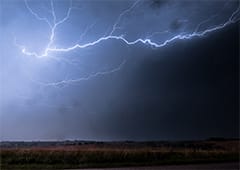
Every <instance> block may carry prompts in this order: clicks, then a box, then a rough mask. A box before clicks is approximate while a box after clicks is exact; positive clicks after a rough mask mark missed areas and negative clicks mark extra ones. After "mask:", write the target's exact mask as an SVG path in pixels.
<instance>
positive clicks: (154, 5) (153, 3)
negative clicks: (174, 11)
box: [147, 0, 170, 9]
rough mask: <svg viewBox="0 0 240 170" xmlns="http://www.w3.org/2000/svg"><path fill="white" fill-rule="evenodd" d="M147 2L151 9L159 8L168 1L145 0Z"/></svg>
mask: <svg viewBox="0 0 240 170" xmlns="http://www.w3.org/2000/svg"><path fill="white" fill-rule="evenodd" d="M147 2H148V3H149V6H150V7H151V8H152V9H159V8H161V7H162V6H164V5H166V4H167V3H169V2H170V1H167V0H150V1H147Z"/></svg>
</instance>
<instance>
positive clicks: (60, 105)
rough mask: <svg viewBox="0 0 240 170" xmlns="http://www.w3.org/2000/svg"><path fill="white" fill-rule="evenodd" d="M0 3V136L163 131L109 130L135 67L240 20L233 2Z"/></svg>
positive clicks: (90, 136) (44, 137)
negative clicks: (181, 44)
mask: <svg viewBox="0 0 240 170" xmlns="http://www.w3.org/2000/svg"><path fill="white" fill-rule="evenodd" d="M0 2H1V13H0V20H1V23H0V28H1V42H0V45H1V63H0V77H1V90H0V95H1V96H2V97H1V98H0V103H1V105H0V111H1V113H0V115H1V140H49V139H50V140H56V139H57V140H61V139H76V138H77V139H94V140H112V139H116V140H118V139H126V138H127V139H155V138H156V139H161V138H167V137H166V136H164V135H162V136H161V134H156V135H155V136H154V134H153V135H152V136H151V137H148V136H146V135H143V136H142V137H139V136H136V137H134V135H132V136H131V135H124V134H123V135H116V136H115V135H114V134H117V131H113V132H112V131H111V130H110V131H109V127H111V126H112V125H111V124H112V123H111V120H110V119H108V118H109V117H114V115H115V114H117V113H115V112H116V110H118V107H121V103H123V101H124V99H125V98H126V96H124V94H125V93H127V91H128V87H127V86H126V84H128V83H127V82H131V81H130V80H131V79H134V78H133V77H131V74H132V72H134V71H133V70H134V69H137V68H139V67H141V63H142V62H143V61H145V60H147V59H148V58H149V56H150V58H153V56H154V55H155V54H156V53H158V54H159V55H157V57H159V56H160V57H159V58H158V60H161V59H162V58H164V57H166V54H167V53H169V51H173V50H174V49H175V48H176V46H177V45H178V42H184V43H185V42H186V43H189V44H191V43H192V42H196V41H198V40H199V39H201V40H202V39H203V40H204V41H208V38H209V37H211V36H212V35H214V34H216V33H218V32H220V31H222V30H225V29H228V28H229V27H231V26H232V25H234V24H237V23H238V22H239V20H240V9H239V6H238V5H239V4H238V1H175V0H169V1H165V0H137V1H132V0H129V1H109V0H107V1H105V0H101V1H98V0H95V1H94V0H93V1H87V0H86V1H84V0H81V1H79V0H64V1H56V0H48V1H47V0H38V1H32V0H11V1H7V0H1V1H0ZM165 49H167V51H168V52H166V53H165V52H164V50H165ZM176 55H177V54H176ZM155 57H156V56H154V58H155ZM179 57H181V56H179ZM155 74H156V75H159V74H160V73H159V72H156V73H155ZM125 75H128V76H126V77H127V78H124V76H125ZM159 88H160V89H161V87H159ZM142 95H143V94H142ZM149 95H150V94H147V95H146V96H149ZM143 96H144V97H146V96H145V95H143ZM144 97H143V98H144ZM146 98H147V97H146ZM173 98H174V97H173ZM115 100H117V101H118V102H117V103H120V104H114V108H113V106H112V104H111V102H112V101H115ZM159 102H161V101H159ZM129 107H131V106H129ZM163 112H164V111H163ZM109 114H111V116H109ZM159 114H161V113H159ZM116 117H118V116H116ZM105 124H108V126H106V127H105ZM146 133H147V131H146ZM133 134H134V133H133ZM213 135H214V134H213ZM203 136H204V135H203ZM200 137H202V136H200ZM169 138H174V137H169Z"/></svg>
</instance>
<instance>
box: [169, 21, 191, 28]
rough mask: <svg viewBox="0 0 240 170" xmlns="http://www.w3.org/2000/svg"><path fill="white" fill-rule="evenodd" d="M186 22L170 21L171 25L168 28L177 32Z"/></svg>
mask: <svg viewBox="0 0 240 170" xmlns="http://www.w3.org/2000/svg"><path fill="white" fill-rule="evenodd" d="M187 22H188V21H187V20H182V19H175V20H174V21H172V23H170V26H169V27H170V29H171V30H172V31H177V30H179V29H181V28H182V27H183V26H184V24H186V23H187Z"/></svg>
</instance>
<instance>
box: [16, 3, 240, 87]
mask: <svg viewBox="0 0 240 170" xmlns="http://www.w3.org/2000/svg"><path fill="white" fill-rule="evenodd" d="M140 2H141V0H137V1H135V2H134V3H133V4H132V5H131V6H130V7H128V8H127V9H125V10H124V11H123V12H122V13H120V14H119V16H118V17H117V19H116V21H115V22H114V24H113V26H112V29H111V30H110V33H109V34H107V35H104V36H102V37H100V38H98V39H96V40H94V41H91V42H88V43H84V44H81V43H76V44H75V45H73V46H70V47H66V48H58V47H54V39H55V38H56V37H55V36H56V34H55V33H56V29H57V28H58V27H59V26H60V25H61V24H64V23H65V22H66V21H67V20H68V19H69V18H70V15H71V11H72V9H73V5H72V1H70V5H69V8H68V11H67V13H66V15H65V17H64V18H62V19H60V20H57V16H56V13H55V9H54V3H53V0H51V1H50V6H51V15H52V18H51V20H49V19H48V18H45V17H41V16H40V15H39V14H37V13H36V12H34V10H33V9H32V8H31V7H30V5H29V4H28V2H27V0H25V5H26V8H27V9H28V11H29V12H30V13H31V14H32V15H33V16H34V17H35V18H36V19H37V20H39V21H42V22H45V23H46V24H47V25H48V26H49V28H50V35H49V41H48V43H47V45H46V48H45V50H44V51H43V53H41V54H38V53H37V52H32V51H28V50H27V48H26V47H24V46H23V45H19V47H20V48H21V51H22V53H23V54H25V55H27V56H34V57H37V58H43V57H49V56H50V53H51V54H52V53H63V52H64V53H66V52H70V51H73V50H77V49H84V48H88V47H91V46H95V45H98V44H100V43H103V42H104V41H109V40H115V41H121V42H123V43H125V44H126V45H136V44H139V43H142V44H145V45H148V46H150V47H154V48H161V47H164V46H167V45H168V44H169V43H172V42H175V41H177V40H189V39H193V38H196V37H203V36H205V35H207V34H209V33H211V32H214V31H217V30H221V29H223V28H225V27H227V26H228V25H230V24H232V23H236V22H238V21H239V20H240V17H239V12H240V8H238V9H236V10H235V11H234V12H233V13H232V14H231V16H230V17H229V18H228V19H227V20H226V21H225V22H223V23H221V24H219V25H216V26H214V27H210V28H207V29H205V30H202V31H199V28H200V27H201V25H202V24H204V23H206V22H208V21H209V20H210V19H212V18H214V17H216V15H214V16H212V17H210V18H209V19H207V20H205V21H202V22H200V23H199V24H198V25H197V27H196V28H195V29H194V31H193V32H191V33H184V34H183V33H181V34H178V35H175V36H173V37H171V38H169V39H166V40H165V41H163V42H161V43H158V42H154V41H153V40H152V39H151V38H152V37H153V36H154V35H156V34H159V33H163V32H162V31H159V32H155V33H152V34H151V35H149V36H147V38H138V39H135V40H128V39H127V38H126V37H125V36H124V35H115V31H116V30H119V29H121V26H120V22H121V20H122V18H123V17H124V16H125V15H126V14H127V13H129V12H131V11H132V10H134V9H135V8H136V6H137V5H139V3H140ZM92 26H93V25H92ZM92 26H89V27H87V28H86V30H85V31H84V32H83V34H82V35H80V38H81V37H82V36H84V35H85V34H86V32H87V31H88V29H90V28H91V27H92ZM164 32H165V33H166V32H168V30H166V31H164ZM124 64H125V61H124V62H123V63H121V64H120V65H119V66H118V67H117V68H114V69H112V70H109V71H104V72H96V73H94V74H91V75H89V76H87V77H82V78H78V79H68V80H62V81H59V82H54V83H40V84H42V85H45V86H59V85H63V84H72V83H76V82H79V81H85V80H89V79H91V78H94V77H97V76H100V75H105V74H110V73H113V72H116V71H119V70H120V69H121V68H122V66H123V65H124Z"/></svg>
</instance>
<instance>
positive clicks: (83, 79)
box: [32, 60, 126, 88]
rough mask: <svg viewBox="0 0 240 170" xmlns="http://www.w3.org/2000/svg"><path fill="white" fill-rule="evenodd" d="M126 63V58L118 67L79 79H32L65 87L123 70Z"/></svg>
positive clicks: (45, 84) (43, 84) (53, 85)
mask: <svg viewBox="0 0 240 170" xmlns="http://www.w3.org/2000/svg"><path fill="white" fill-rule="evenodd" d="M125 63H126V60H124V61H123V62H122V63H121V64H119V65H118V66H117V67H115V68H113V69H111V70H107V71H99V72H96V73H94V74H89V75H87V76H85V77H81V78H77V79H66V80H61V81H58V82H51V83H44V82H39V81H36V80H32V81H33V82H35V83H37V84H39V85H42V86H45V87H57V88H63V87H66V85H70V84H74V83H78V82H80V81H87V80H90V79H92V78H95V77H99V76H103V75H106V74H111V73H115V72H117V71H119V70H121V69H122V67H123V66H124V65H125Z"/></svg>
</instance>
